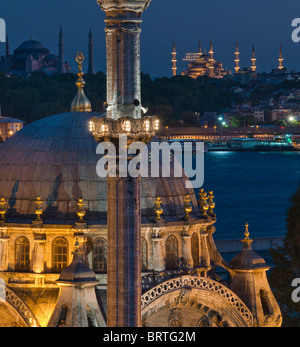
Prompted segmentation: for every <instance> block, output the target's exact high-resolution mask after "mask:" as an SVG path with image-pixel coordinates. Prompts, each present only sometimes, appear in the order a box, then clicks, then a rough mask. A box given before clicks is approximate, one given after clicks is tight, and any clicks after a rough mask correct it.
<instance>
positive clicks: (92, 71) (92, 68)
mask: <svg viewBox="0 0 300 347" xmlns="http://www.w3.org/2000/svg"><path fill="white" fill-rule="evenodd" d="M88 74H91V75H95V66H94V40H93V33H92V29H90V34H89V68H88Z"/></svg>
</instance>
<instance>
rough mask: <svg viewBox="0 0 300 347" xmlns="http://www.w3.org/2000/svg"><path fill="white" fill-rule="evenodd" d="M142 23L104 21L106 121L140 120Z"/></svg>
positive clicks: (112, 19)
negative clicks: (127, 118) (130, 118)
mask: <svg viewBox="0 0 300 347" xmlns="http://www.w3.org/2000/svg"><path fill="white" fill-rule="evenodd" d="M140 23H141V21H140V20H138V19H135V20H130V21H127V20H117V19H114V18H110V19H107V20H106V30H105V31H106V52H107V53H106V54H107V99H106V101H107V104H108V109H107V117H109V118H113V119H118V118H121V117H132V118H141V74H140V32H141V30H140V28H139V25H140Z"/></svg>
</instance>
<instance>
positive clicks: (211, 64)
mask: <svg viewBox="0 0 300 347" xmlns="http://www.w3.org/2000/svg"><path fill="white" fill-rule="evenodd" d="M208 77H211V78H213V77H214V51H213V44H212V39H210V50H209V70H208Z"/></svg>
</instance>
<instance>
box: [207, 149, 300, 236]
mask: <svg viewBox="0 0 300 347" xmlns="http://www.w3.org/2000/svg"><path fill="white" fill-rule="evenodd" d="M299 184H300V152H209V153H206V154H205V180H204V186H203V188H204V189H205V191H209V190H213V191H214V196H215V199H214V200H215V203H216V208H215V212H216V215H217V223H216V225H215V226H216V228H217V230H216V232H215V234H214V238H215V239H216V240H218V239H236V238H237V239H241V238H243V237H244V231H245V223H246V221H247V222H248V223H249V231H250V236H252V237H269V236H272V237H273V236H284V235H285V233H286V214H287V210H288V206H289V199H290V197H291V195H292V194H293V193H295V191H296V189H297V188H298V185H299Z"/></svg>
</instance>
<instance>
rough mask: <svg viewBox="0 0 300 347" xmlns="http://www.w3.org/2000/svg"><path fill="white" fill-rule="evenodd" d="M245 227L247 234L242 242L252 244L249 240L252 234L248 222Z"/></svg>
mask: <svg viewBox="0 0 300 347" xmlns="http://www.w3.org/2000/svg"><path fill="white" fill-rule="evenodd" d="M245 227H246V228H245V233H244V235H245V238H244V240H242V242H252V240H250V239H249V236H250V233H249V224H248V222H246V224H245Z"/></svg>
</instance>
